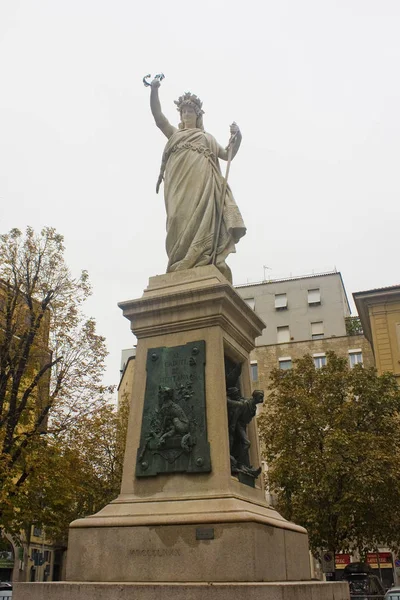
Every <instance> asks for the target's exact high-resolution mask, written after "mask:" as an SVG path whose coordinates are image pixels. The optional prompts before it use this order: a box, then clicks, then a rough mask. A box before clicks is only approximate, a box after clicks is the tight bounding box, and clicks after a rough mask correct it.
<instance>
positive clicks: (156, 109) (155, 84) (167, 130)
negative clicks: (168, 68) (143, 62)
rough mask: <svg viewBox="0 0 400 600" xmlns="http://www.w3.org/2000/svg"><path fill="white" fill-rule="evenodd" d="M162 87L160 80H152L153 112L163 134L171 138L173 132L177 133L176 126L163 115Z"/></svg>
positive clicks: (151, 103) (151, 104)
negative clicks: (159, 89) (159, 91)
mask: <svg viewBox="0 0 400 600" xmlns="http://www.w3.org/2000/svg"><path fill="white" fill-rule="evenodd" d="M159 87H160V80H159V79H157V78H155V79H153V81H152V82H151V92H150V108H151V112H152V114H153V117H154V120H155V122H156V125H157V127H158V128H159V129H161V131H162V132H163V134H164V135H165V136H166V137H167V138H168V139H169V138H170V137H171V135H172V134H173V133H175V131H176V128H175V127H173V126H172V125H171V123H170V122H169V121H168V119H167V117H166V116H165V115H163V113H162V111H161V104H160V98H159V97H158V88H159Z"/></svg>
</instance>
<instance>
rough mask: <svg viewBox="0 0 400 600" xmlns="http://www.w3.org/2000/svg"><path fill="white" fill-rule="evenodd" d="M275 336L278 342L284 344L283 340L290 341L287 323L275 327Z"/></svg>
mask: <svg viewBox="0 0 400 600" xmlns="http://www.w3.org/2000/svg"><path fill="white" fill-rule="evenodd" d="M276 337H277V343H278V344H284V343H285V342H290V333H289V325H285V326H284V327H277V328H276Z"/></svg>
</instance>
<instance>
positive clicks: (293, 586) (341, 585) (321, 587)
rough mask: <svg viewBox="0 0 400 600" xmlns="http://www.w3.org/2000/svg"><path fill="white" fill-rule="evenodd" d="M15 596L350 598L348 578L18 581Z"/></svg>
mask: <svg viewBox="0 0 400 600" xmlns="http://www.w3.org/2000/svg"><path fill="white" fill-rule="evenodd" d="M13 597H15V598H16V600H160V598H162V600H232V599H233V598H234V600H349V598H350V595H349V585H348V583H346V582H338V583H322V582H316V581H312V582H297V583H259V584H254V583H245V584H232V583H182V584H179V583H175V584H173V583H171V584H154V583H147V584H146V583H136V584H133V583H77V582H65V583H64V582H60V583H59V582H57V583H16V584H15V585H14V596H13Z"/></svg>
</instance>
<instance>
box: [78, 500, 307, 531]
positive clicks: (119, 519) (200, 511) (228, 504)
mask: <svg viewBox="0 0 400 600" xmlns="http://www.w3.org/2000/svg"><path fill="white" fill-rule="evenodd" d="M199 523H201V524H208V523H209V524H212V523H214V524H215V523H259V524H262V525H269V526H270V527H277V528H279V529H285V530H288V531H296V532H298V533H302V534H304V535H306V534H307V531H306V530H305V529H304V528H303V527H301V526H300V525H296V524H295V523H292V522H291V521H287V520H286V519H284V518H283V517H282V516H281V515H280V514H279V513H278V512H277V511H276V510H275V509H274V508H272V507H268V506H262V505H260V504H256V503H254V502H248V501H246V500H240V499H238V498H233V497H231V498H226V497H220V498H218V497H216V498H207V499H204V498H202V499H197V500H195V499H194V500H182V499H180V500H176V501H170V500H168V501H164V502H151V501H150V502H149V501H148V500H147V501H146V502H130V501H129V500H127V501H126V502H122V501H121V497H120V499H119V500H118V501H114V502H111V504H108V505H107V506H106V507H104V508H103V509H102V510H101V511H100V512H98V513H97V514H95V515H91V516H89V517H85V518H84V519H77V520H76V521H73V522H72V523H71V524H70V528H72V529H75V528H78V529H79V528H91V527H143V526H146V527H149V526H150V527H151V526H155V525H196V524H197V525H198V524H199Z"/></svg>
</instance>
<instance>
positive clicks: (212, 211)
mask: <svg viewBox="0 0 400 600" xmlns="http://www.w3.org/2000/svg"><path fill="white" fill-rule="evenodd" d="M218 151H219V145H218V143H217V141H216V140H215V138H214V137H213V136H212V135H210V134H209V133H205V132H204V131H203V130H202V129H182V130H178V131H176V132H175V133H173V135H172V136H171V137H170V138H169V140H168V142H167V145H166V147H165V150H164V155H163V164H162V174H164V196H165V208H166V211H167V239H166V250H167V254H168V259H169V260H168V267H167V272H171V271H178V270H182V269H191V268H193V267H199V266H203V265H208V264H211V260H212V253H213V249H214V244H215V238H216V235H217V227H218V220H219V211H220V207H221V195H222V187H223V177H222V175H221V170H220V167H219V162H218ZM245 233H246V228H245V225H244V223H243V219H242V216H241V214H240V212H239V209H238V207H237V205H236V203H235V200H234V198H233V196H232V192H231V190H230V188H229V186H228V187H227V191H226V195H225V200H224V205H223V216H222V224H221V230H220V234H219V238H218V245H217V258H216V266H217V267H218V268H219V269H220V270H221V271H222V273H223V274H224V275H225V276H227V277H228V278H229V279H231V277H230V269H229V267H228V266H227V265H226V264H225V258H226V257H227V256H228V254H230V253H231V252H235V243H236V242H238V241H239V239H240V238H241V237H242V236H243V235H244V234H245Z"/></svg>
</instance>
